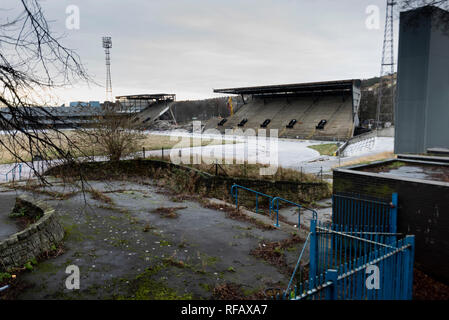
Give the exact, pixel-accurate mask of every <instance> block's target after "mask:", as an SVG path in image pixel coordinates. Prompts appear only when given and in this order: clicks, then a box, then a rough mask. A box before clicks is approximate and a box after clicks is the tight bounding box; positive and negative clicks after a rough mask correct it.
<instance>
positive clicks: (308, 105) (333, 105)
mask: <svg viewBox="0 0 449 320" xmlns="http://www.w3.org/2000/svg"><path fill="white" fill-rule="evenodd" d="M360 86H361V81H360V80H342V81H327V82H314V83H299V84H287V85H273V86H261V87H247V88H234V89H215V90H214V92H216V93H224V94H237V95H240V96H241V97H242V99H243V101H244V105H243V106H242V107H241V108H240V110H239V111H237V112H236V113H235V114H234V115H233V116H231V117H229V118H227V119H226V120H224V119H223V120H220V121H217V119H211V120H210V121H209V122H208V124H207V125H206V129H210V128H216V129H218V130H219V131H220V132H222V133H225V131H226V130H233V131H236V129H242V130H243V131H246V130H248V129H253V130H255V131H256V133H257V131H258V129H261V128H263V129H266V130H270V129H277V130H278V134H279V137H283V138H296V139H317V140H347V139H349V138H351V137H352V136H353V134H354V129H355V127H356V126H358V124H359V119H358V111H359V105H360V98H361V92H360ZM245 120H246V122H245ZM320 122H321V124H320Z"/></svg>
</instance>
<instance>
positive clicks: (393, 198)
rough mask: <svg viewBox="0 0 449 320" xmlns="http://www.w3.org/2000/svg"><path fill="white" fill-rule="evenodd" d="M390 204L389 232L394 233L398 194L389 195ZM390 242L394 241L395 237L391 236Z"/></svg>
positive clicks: (396, 223) (395, 229) (396, 228)
mask: <svg viewBox="0 0 449 320" xmlns="http://www.w3.org/2000/svg"><path fill="white" fill-rule="evenodd" d="M391 204H392V208H391V210H390V214H391V218H390V232H391V233H396V232H397V230H398V194H397V193H396V192H395V193H393V194H392V195H391ZM391 240H392V241H394V240H396V236H393V237H392V238H391Z"/></svg>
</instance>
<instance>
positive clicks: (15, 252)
mask: <svg viewBox="0 0 449 320" xmlns="http://www.w3.org/2000/svg"><path fill="white" fill-rule="evenodd" d="M33 204H34V205H37V206H38V207H40V208H42V209H43V210H44V215H43V216H42V218H40V219H39V220H38V221H37V222H35V223H33V224H31V225H30V226H28V227H27V228H26V229H24V230H22V231H20V232H18V233H15V234H13V235H12V236H10V237H9V238H7V239H5V240H2V241H0V271H8V270H11V269H14V268H18V267H23V266H24V264H26V263H27V262H28V261H31V260H33V259H35V258H37V257H38V256H40V255H41V254H43V253H44V252H47V251H50V250H51V248H52V246H53V245H56V244H58V243H59V242H60V241H61V240H62V239H63V238H64V229H63V227H62V226H61V224H60V223H59V221H58V217H57V214H56V212H55V211H54V210H52V209H51V208H43V204H42V203H33Z"/></svg>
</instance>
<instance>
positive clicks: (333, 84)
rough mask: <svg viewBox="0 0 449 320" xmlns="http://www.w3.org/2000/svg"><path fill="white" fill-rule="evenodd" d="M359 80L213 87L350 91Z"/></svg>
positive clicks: (232, 91) (268, 91)
mask: <svg viewBox="0 0 449 320" xmlns="http://www.w3.org/2000/svg"><path fill="white" fill-rule="evenodd" d="M360 83H361V81H360V80H354V79H353V80H339V81H325V82H309V83H294V84H281V85H271V86H258V87H242V88H230V89H214V92H216V93H226V94H272V93H313V92H317V93H319V92H342V91H351V90H352V89H353V87H354V85H356V86H358V87H359V86H360Z"/></svg>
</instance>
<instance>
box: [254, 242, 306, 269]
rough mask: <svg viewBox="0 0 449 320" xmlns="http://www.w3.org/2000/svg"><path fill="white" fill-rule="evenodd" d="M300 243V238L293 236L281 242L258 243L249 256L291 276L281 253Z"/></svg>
mask: <svg viewBox="0 0 449 320" xmlns="http://www.w3.org/2000/svg"><path fill="white" fill-rule="evenodd" d="M301 242H302V240H301V238H300V237H299V236H298V235H296V234H295V235H293V236H291V237H290V238H288V239H285V240H282V241H275V242H270V243H260V244H259V246H258V247H257V248H255V249H253V250H251V252H250V254H251V255H253V256H255V257H257V258H261V259H263V260H265V261H267V262H268V263H270V264H271V265H273V266H275V267H277V268H279V269H280V270H281V271H282V272H284V273H285V274H291V272H292V270H291V268H290V267H289V266H288V265H287V261H286V259H285V254H284V252H283V251H284V250H285V249H288V248H290V247H292V246H294V245H296V244H298V243H301Z"/></svg>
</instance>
